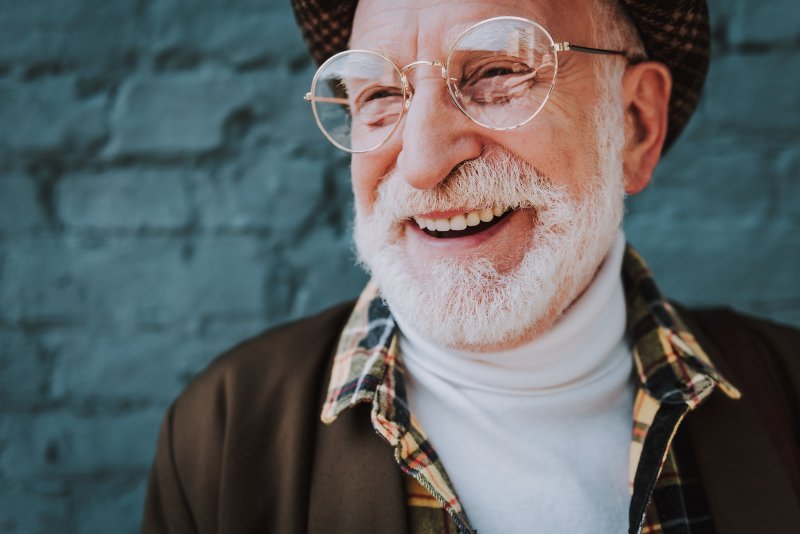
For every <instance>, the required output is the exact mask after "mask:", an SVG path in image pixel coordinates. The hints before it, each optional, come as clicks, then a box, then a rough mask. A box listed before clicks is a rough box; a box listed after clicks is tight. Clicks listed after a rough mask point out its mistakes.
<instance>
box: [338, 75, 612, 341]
mask: <svg viewBox="0 0 800 534" xmlns="http://www.w3.org/2000/svg"><path fill="white" fill-rule="evenodd" d="M612 77H613V76H612ZM619 79H620V78H618V77H617V78H616V80H617V83H618V80H619ZM607 85H608V87H606V90H605V91H604V96H603V98H602V103H601V104H600V105H599V106H598V109H597V111H596V112H595V117H594V123H595V130H596V135H597V140H598V141H597V146H596V149H597V156H598V173H597V174H596V175H594V176H589V177H586V178H584V179H582V181H583V182H584V183H585V184H586V187H585V188H582V190H583V191H584V193H583V194H582V198H580V199H575V198H574V197H573V196H572V195H571V194H570V193H568V192H567V190H566V189H565V188H562V187H557V186H555V185H553V184H552V182H551V181H550V180H548V179H547V178H546V177H545V176H543V175H542V174H541V173H539V172H538V171H537V170H536V169H535V168H533V167H532V166H531V165H529V164H528V163H526V162H525V161H523V160H520V159H519V158H517V157H515V156H513V155H512V154H510V153H509V152H507V151H505V150H502V149H500V150H496V151H493V152H492V153H489V154H483V155H481V156H480V157H479V158H477V159H474V160H471V161H467V162H465V163H464V164H463V165H462V166H461V167H460V168H459V169H458V171H457V172H455V173H454V174H453V175H451V176H449V177H448V178H447V179H446V180H444V181H443V182H442V183H440V184H439V185H438V186H437V187H436V188H434V189H431V190H419V189H414V188H413V187H411V186H410V185H408V183H407V182H406V181H405V180H404V179H403V177H402V176H401V175H400V173H398V172H396V171H395V172H393V173H391V174H389V175H388V176H386V177H385V178H384V179H383V180H382V182H381V185H380V186H379V188H378V195H377V200H376V202H375V205H374V206H373V212H372V214H365V213H364V212H363V209H360V208H358V207H357V209H356V223H355V232H354V238H355V244H356V250H357V252H358V256H359V261H360V262H361V264H362V266H364V267H365V268H366V269H367V271H368V272H370V273H371V274H372V277H373V280H375V282H376V283H377V285H378V287H379V289H380V291H381V294H382V296H383V298H384V299H385V300H386V302H387V304H388V305H389V308H390V309H391V310H392V312H393V313H396V314H398V315H399V316H400V317H402V318H403V319H404V320H405V322H407V323H409V325H410V326H411V327H412V328H414V329H415V330H416V331H417V332H419V333H420V334H422V335H423V336H425V337H427V338H428V339H430V340H431V341H433V342H435V343H438V344H441V345H444V346H448V347H455V348H461V349H472V350H496V349H498V348H507V347H511V346H515V345H518V344H521V343H522V342H525V341H527V340H529V339H531V338H533V337H535V336H537V335H538V334H540V333H541V332H543V331H544V330H546V329H547V328H549V327H550V326H552V324H553V323H554V322H555V321H556V319H557V318H558V317H559V316H560V315H561V314H562V313H563V311H564V310H565V309H566V308H567V307H568V306H569V305H570V304H571V303H572V302H573V301H574V300H575V299H576V298H577V297H578V296H579V295H580V293H581V292H582V291H583V290H584V289H585V288H586V286H587V285H588V283H589V282H590V281H591V280H592V278H593V276H594V274H595V272H596V271H597V269H598V267H599V266H600V264H601V263H602V261H603V259H604V257H605V256H606V254H607V252H608V251H609V249H610V247H611V245H612V243H613V241H614V239H615V237H616V234H617V231H618V228H619V226H620V223H621V221H622V215H623V211H624V196H625V192H624V187H623V180H622V147H623V144H624V122H623V115H622V107H621V102H620V101H619V96H617V95H618V91H619V89H618V87H619V85H617V86H616V91H614V90H613V89H614V86H613V85H612V82H607ZM465 206H468V207H473V208H482V207H490V206H503V207H510V208H514V209H517V208H530V211H529V212H528V213H531V214H532V220H533V229H532V232H531V235H530V240H529V241H528V243H526V244H525V245H520V246H524V247H525V253H524V256H523V259H522V261H521V262H520V264H519V265H518V266H517V267H515V268H513V269H511V270H510V271H508V272H502V273H501V272H498V270H497V269H496V267H495V265H494V264H493V262H492V261H491V260H490V259H488V258H484V257H474V256H466V257H459V258H455V257H453V258H443V259H438V260H435V261H430V262H428V263H426V264H425V265H424V268H423V269H417V270H415V269H414V268H413V267H414V265H413V263H414V258H412V257H410V256H409V254H408V252H407V250H406V248H405V242H404V238H403V234H404V231H405V230H404V227H403V223H404V221H405V219H408V218H409V217H410V216H412V215H418V214H424V213H433V212H437V211H439V212H442V211H449V210H452V209H460V208H462V207H465ZM514 216H524V214H516V215H514ZM422 272H424V274H420V273H422Z"/></svg>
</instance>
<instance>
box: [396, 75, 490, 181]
mask: <svg viewBox="0 0 800 534" xmlns="http://www.w3.org/2000/svg"><path fill="white" fill-rule="evenodd" d="M425 74H426V75H425V76H424V77H422V76H418V77H416V79H415V82H416V87H415V88H414V92H413V93H412V97H411V101H410V105H409V107H408V109H407V111H406V113H405V117H404V119H403V124H402V125H401V129H402V130H401V131H400V132H397V133H399V134H400V138H401V142H402V147H401V149H400V152H399V154H398V156H397V170H398V171H399V173H400V175H401V176H402V177H403V178H404V179H405V180H406V181H407V182H408V184H409V185H411V186H412V187H415V188H417V189H431V188H433V187H435V186H436V185H438V184H439V183H441V182H442V181H443V180H444V179H446V178H447V177H448V176H449V175H450V172H451V171H452V169H454V168H455V167H456V166H457V165H459V164H460V163H463V162H464V161H467V160H471V159H474V158H477V157H478V156H479V155H480V153H481V148H482V145H483V142H482V140H481V132H480V131H479V130H478V128H480V127H479V126H478V125H477V124H475V123H474V122H472V121H471V120H469V119H468V118H467V117H466V116H464V115H463V114H462V113H461V111H460V110H459V109H458V108H457V107H456V105H455V104H454V103H453V102H452V101H451V100H450V96H449V93H448V92H447V87H446V85H445V81H444V80H443V79H442V78H441V77H439V76H435V75H433V76H428V75H427V74H428V73H425Z"/></svg>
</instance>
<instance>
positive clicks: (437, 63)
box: [400, 60, 447, 111]
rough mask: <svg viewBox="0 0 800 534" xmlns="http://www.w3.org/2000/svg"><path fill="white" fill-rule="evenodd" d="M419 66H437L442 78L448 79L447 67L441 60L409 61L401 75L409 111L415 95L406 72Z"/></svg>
mask: <svg viewBox="0 0 800 534" xmlns="http://www.w3.org/2000/svg"><path fill="white" fill-rule="evenodd" d="M417 67H436V68H438V69H439V72H440V74H441V76H442V79H444V80H447V68H446V67H445V66H444V64H443V63H442V62H441V61H438V60H435V61H414V62H412V63H409V64H408V65H406V66H405V67H403V68H402V69H400V76H401V78H400V79H401V81H402V82H403V88H404V89H405V92H406V101H405V104H404V108H405V111H408V108H410V107H411V99H412V98H413V97H414V89H413V87H412V86H411V84H410V83H408V78H407V77H406V73H407V72H409V71H411V70H413V69H416V68H417Z"/></svg>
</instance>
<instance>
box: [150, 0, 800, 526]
mask: <svg viewBox="0 0 800 534" xmlns="http://www.w3.org/2000/svg"><path fill="white" fill-rule="evenodd" d="M328 4H330V5H328ZM294 7H295V12H296V15H297V18H298V21H299V22H300V24H301V28H302V30H303V32H304V35H305V37H306V41H307V43H308V44H309V47H310V49H311V52H312V54H313V55H314V56H315V58H316V59H317V60H318V61H319V62H320V63H322V65H321V67H320V69H319V70H318V71H317V73H316V75H315V76H314V79H313V80H312V82H311V90H310V91H309V93H308V94H307V95H306V100H308V102H309V105H310V107H311V108H312V111H313V113H314V115H315V117H316V119H317V122H318V124H319V126H320V129H321V130H322V133H323V134H324V135H325V136H326V137H327V138H328V139H329V140H330V141H331V142H332V143H333V144H334V145H335V146H337V147H338V148H340V149H342V150H345V151H347V152H350V153H351V154H352V184H353V190H354V193H355V199H356V223H355V242H356V247H357V250H358V253H359V257H360V260H361V262H362V263H363V265H364V266H365V267H366V268H367V269H368V270H369V272H370V273H371V275H372V282H371V283H370V284H369V285H368V286H367V288H366V289H365V290H364V292H363V293H362V295H361V297H360V299H359V300H358V302H357V303H355V304H352V303H349V304H346V305H343V306H340V307H337V308H335V309H332V310H329V311H327V312H324V313H322V314H320V315H318V316H316V317H313V318H310V319H306V320H303V321H299V322H296V323H293V324H289V325H286V326H284V327H281V328H278V329H275V330H273V331H270V332H267V333H265V334H263V335H261V336H259V337H257V338H255V339H253V340H250V341H248V342H246V343H244V344H242V345H240V346H238V347H237V348H235V349H233V350H232V351H230V352H229V353H227V354H225V355H223V356H222V357H220V358H219V359H218V360H216V361H215V363H213V364H212V365H211V366H210V368H209V369H207V370H206V371H205V372H204V373H203V374H202V375H201V376H199V377H198V378H197V379H196V380H195V381H194V382H193V383H192V384H191V385H190V386H189V387H188V388H187V390H186V391H185V392H184V393H183V394H182V395H181V397H180V398H179V399H178V400H177V401H176V402H175V404H174V405H173V406H172V408H171V409H170V411H169V413H168V415H167V418H166V420H165V422H164V425H163V427H162V431H161V437H160V440H159V446H158V453H157V458H156V462H155V465H154V467H153V473H152V476H151V481H150V487H149V493H148V498H147V507H146V512H145V522H144V531H145V532H176V533H177V532H180V533H183V532H235V533H241V532H280V533H284V532H301V531H313V532H346V533H351V532H365V533H366V532H375V533H389V532H391V533H394V532H397V533H400V532H474V531H478V532H481V533H493V532H498V533H516V532H526V533H529V532H543V533H552V532H573V533H574V532H581V533H597V532H603V533H620V532H632V533H636V532H652V533H656V532H663V533H679V532H680V533H685V532H713V531H718V532H788V531H798V529H800V505H799V504H798V503H799V502H800V500H799V499H798V497H800V461H798V458H799V457H800V455H799V454H798V447H797V443H798V442H797V431H798V417H797V416H798V410H799V405H798V391H799V388H798V384H800V354H799V352H800V349H798V347H800V333H798V332H797V331H794V330H792V329H789V328H786V327H781V326H777V325H774V324H771V323H767V322H764V321H760V320H756V319H752V318H746V317H743V316H740V315H736V314H734V313H732V312H728V311H706V312H696V311H689V310H685V309H683V308H681V307H678V306H677V305H673V304H671V303H670V302H669V301H667V300H666V299H665V297H664V296H662V295H661V294H660V292H659V290H658V289H657V287H656V285H655V283H654V281H653V280H652V278H651V276H650V274H649V272H648V270H647V268H646V266H645V264H644V263H643V260H642V259H641V258H640V257H639V256H638V255H637V253H636V252H635V251H634V250H633V249H632V248H630V247H628V246H626V243H625V238H624V236H623V234H622V233H621V230H620V223H621V220H622V215H623V199H624V196H625V194H626V193H627V194H636V193H638V192H639V191H641V190H642V189H643V188H644V187H645V186H646V185H647V184H648V182H649V181H650V179H651V176H652V174H653V170H654V168H655V166H656V164H657V163H658V161H659V158H660V157H661V154H662V152H663V150H664V148H665V147H667V146H668V145H669V144H670V143H672V141H673V140H674V139H675V137H676V136H677V135H678V133H679V132H680V130H681V129H682V127H683V126H684V124H685V123H686V121H687V120H688V118H689V116H690V115H691V112H692V110H693V109H694V107H695V104H696V102H697V99H698V95H699V92H700V89H701V87H702V84H703V79H704V77H705V72H706V68H707V60H708V52H709V36H708V21H707V9H706V6H705V2H703V1H698V0H686V1H672V2H669V1H663V2H652V1H651V2H645V1H642V0H622V1H620V2H614V1H612V0H595V1H591V0H583V1H581V0H569V1H562V2H553V1H545V0H481V1H480V2H478V1H477V0H475V1H467V2H464V1H453V0H441V1H423V0H406V1H401V2H398V1H396V0H361V1H359V2H357V3H356V2H355V1H354V0H350V1H343V2H322V1H320V2H319V3H315V2H314V1H313V0H296V3H295V6H294Z"/></svg>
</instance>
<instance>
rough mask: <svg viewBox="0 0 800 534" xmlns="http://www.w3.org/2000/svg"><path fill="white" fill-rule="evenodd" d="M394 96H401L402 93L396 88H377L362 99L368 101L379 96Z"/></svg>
mask: <svg viewBox="0 0 800 534" xmlns="http://www.w3.org/2000/svg"><path fill="white" fill-rule="evenodd" d="M395 96H403V94H402V92H401V91H399V90H398V89H379V90H376V91H372V92H370V93H368V94H367V95H365V97H364V101H365V102H369V101H370V100H377V99H379V98H389V97H395Z"/></svg>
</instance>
